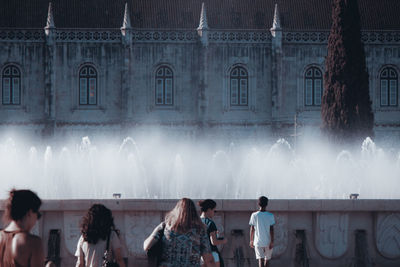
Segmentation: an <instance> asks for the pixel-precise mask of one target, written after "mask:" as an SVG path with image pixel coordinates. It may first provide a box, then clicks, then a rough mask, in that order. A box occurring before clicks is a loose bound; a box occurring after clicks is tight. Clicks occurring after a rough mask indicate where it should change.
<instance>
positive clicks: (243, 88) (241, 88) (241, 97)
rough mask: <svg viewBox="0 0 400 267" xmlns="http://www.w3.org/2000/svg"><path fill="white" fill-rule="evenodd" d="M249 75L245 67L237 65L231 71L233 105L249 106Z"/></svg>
mask: <svg viewBox="0 0 400 267" xmlns="http://www.w3.org/2000/svg"><path fill="white" fill-rule="evenodd" d="M248 80H249V76H248V74H247V71H246V69H245V68H243V67H235V68H233V69H232V71H231V73H230V89H231V97H230V98H231V106H247V105H248V102H249V86H248Z"/></svg>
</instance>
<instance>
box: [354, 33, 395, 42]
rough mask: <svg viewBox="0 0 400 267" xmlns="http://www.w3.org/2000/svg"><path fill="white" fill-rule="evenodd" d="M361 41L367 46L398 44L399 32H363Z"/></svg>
mask: <svg viewBox="0 0 400 267" xmlns="http://www.w3.org/2000/svg"><path fill="white" fill-rule="evenodd" d="M361 40H362V41H363V42H364V43H367V44H383V43H384V44H395V43H396V44H400V31H364V32H362V34H361Z"/></svg>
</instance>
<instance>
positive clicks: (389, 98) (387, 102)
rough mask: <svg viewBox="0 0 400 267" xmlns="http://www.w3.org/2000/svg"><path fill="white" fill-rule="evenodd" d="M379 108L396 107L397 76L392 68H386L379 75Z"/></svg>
mask: <svg viewBox="0 0 400 267" xmlns="http://www.w3.org/2000/svg"><path fill="white" fill-rule="evenodd" d="M380 81H381V106H383V107H384V106H397V98H398V96H397V92H398V75H397V72H396V70H395V69H394V68H391V67H386V68H384V69H383V70H382V72H381V75H380Z"/></svg>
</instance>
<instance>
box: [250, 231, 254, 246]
mask: <svg viewBox="0 0 400 267" xmlns="http://www.w3.org/2000/svg"><path fill="white" fill-rule="evenodd" d="M250 247H252V248H254V226H253V225H250Z"/></svg>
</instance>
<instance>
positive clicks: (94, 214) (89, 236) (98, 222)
mask: <svg viewBox="0 0 400 267" xmlns="http://www.w3.org/2000/svg"><path fill="white" fill-rule="evenodd" d="M112 228H114V218H113V216H112V213H111V210H109V209H108V208H106V207H105V206H104V205H102V204H93V205H92V206H91V207H90V209H89V210H88V212H87V214H86V215H85V216H84V217H83V219H82V222H81V233H82V236H83V239H84V240H85V241H87V242H88V243H91V244H96V243H97V242H98V241H99V239H103V240H106V239H107V237H108V235H109V233H110V231H111V229H112Z"/></svg>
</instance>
